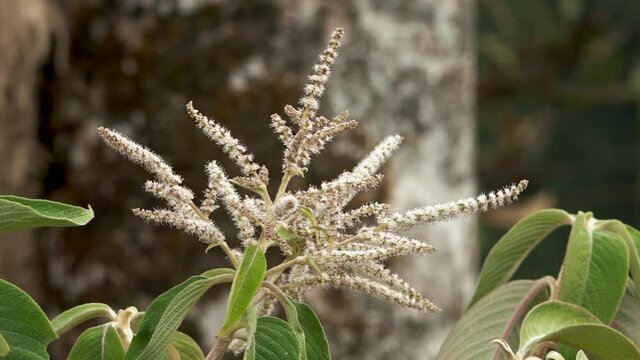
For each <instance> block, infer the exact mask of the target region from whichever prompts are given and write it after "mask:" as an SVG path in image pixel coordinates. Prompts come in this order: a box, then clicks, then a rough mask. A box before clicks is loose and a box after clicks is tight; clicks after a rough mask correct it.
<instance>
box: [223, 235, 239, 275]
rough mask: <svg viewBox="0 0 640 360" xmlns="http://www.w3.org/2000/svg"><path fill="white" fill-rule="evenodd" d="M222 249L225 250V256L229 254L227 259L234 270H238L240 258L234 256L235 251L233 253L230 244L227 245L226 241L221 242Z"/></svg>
mask: <svg viewBox="0 0 640 360" xmlns="http://www.w3.org/2000/svg"><path fill="white" fill-rule="evenodd" d="M220 247H221V248H222V250H224V252H225V254H227V257H228V258H229V262H231V265H233V268H234V269H237V268H238V258H236V256H235V255H234V254H233V251H231V248H230V247H229V244H227V243H226V242H225V241H222V242H220Z"/></svg>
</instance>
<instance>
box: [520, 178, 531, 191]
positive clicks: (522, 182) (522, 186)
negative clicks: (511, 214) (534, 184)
mask: <svg viewBox="0 0 640 360" xmlns="http://www.w3.org/2000/svg"><path fill="white" fill-rule="evenodd" d="M527 186H529V180H527V179H524V180H520V182H519V183H518V186H517V188H518V191H520V192H522V191H525V190H526V189H527Z"/></svg>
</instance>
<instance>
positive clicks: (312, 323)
mask: <svg viewBox="0 0 640 360" xmlns="http://www.w3.org/2000/svg"><path fill="white" fill-rule="evenodd" d="M294 304H295V306H296V309H297V310H298V320H299V321H300V325H301V326H302V329H303V330H304V339H305V343H306V346H305V348H306V351H307V359H308V360H330V359H331V355H330V352H329V343H328V342H327V336H326V335H325V333H324V329H323V328H322V324H320V320H319V319H318V317H317V316H316V314H315V313H314V312H313V310H312V309H311V307H309V305H307V304H304V303H300V302H294Z"/></svg>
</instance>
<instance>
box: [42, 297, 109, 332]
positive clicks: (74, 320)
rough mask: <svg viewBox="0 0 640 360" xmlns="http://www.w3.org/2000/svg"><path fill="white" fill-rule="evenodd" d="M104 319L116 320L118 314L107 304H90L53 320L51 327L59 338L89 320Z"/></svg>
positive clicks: (80, 306) (66, 312) (77, 307)
mask: <svg viewBox="0 0 640 360" xmlns="http://www.w3.org/2000/svg"><path fill="white" fill-rule="evenodd" d="M98 317H104V318H107V319H109V320H115V319H116V317H117V314H116V313H115V312H114V311H113V310H112V309H111V308H110V307H109V306H108V305H105V304H98V303H89V304H82V305H79V306H76V307H74V308H71V309H69V310H67V311H65V312H63V313H62V314H60V315H58V316H56V317H55V318H54V319H53V320H51V327H53V330H54V331H55V332H56V334H58V336H60V335H62V334H64V333H65V332H67V331H69V330H70V329H73V328H74V327H75V326H77V325H78V324H81V323H83V322H85V321H87V320H91V319H95V318H98Z"/></svg>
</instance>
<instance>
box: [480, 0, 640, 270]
mask: <svg viewBox="0 0 640 360" xmlns="http://www.w3.org/2000/svg"><path fill="white" fill-rule="evenodd" d="M477 4H478V21H477V39H478V44H477V46H478V86H479V90H478V92H477V95H478V105H479V106H478V111H479V112H478V118H479V121H478V135H479V136H478V145H479V151H478V152H479V155H478V156H479V161H478V170H479V172H480V179H481V183H482V184H483V186H487V187H491V186H492V185H496V184H499V183H501V182H502V181H504V177H503V174H505V173H507V174H511V175H513V176H515V177H520V178H526V179H530V180H531V183H532V184H533V188H531V189H529V194H528V195H533V198H535V199H536V200H540V201H539V202H536V201H533V200H532V202H531V205H532V206H533V204H534V203H536V204H538V205H537V209H541V208H545V207H559V208H562V209H566V210H568V211H572V212H575V211H577V210H578V209H584V208H586V209H590V210H591V211H593V212H594V213H595V214H600V216H602V217H606V218H615V219H620V220H621V221H623V222H626V223H629V224H632V225H634V226H636V227H638V226H640V221H639V220H638V219H640V196H638V189H640V186H639V185H640V166H638V165H640V147H639V144H640V141H638V139H639V135H640V127H639V124H640V51H638V49H640V22H639V21H638V14H640V1H636V0H606V1H603V0H536V1H511V0H478V2H477ZM594 164H597V165H594ZM529 199H531V197H529ZM526 201H527V199H525V202H526ZM486 220H487V221H485V222H484V224H483V226H484V228H483V231H482V238H481V242H482V252H483V257H484V256H486V254H487V253H488V251H489V250H490V249H491V247H492V246H493V244H494V243H495V240H496V239H497V238H498V237H499V236H500V234H501V233H503V232H504V230H505V228H504V225H502V224H496V223H495V222H492V221H490V219H486ZM561 240H562V234H556V235H554V236H552V237H551V238H549V241H545V242H544V243H543V244H542V245H541V247H540V248H539V249H537V250H536V251H535V252H534V256H532V257H530V258H529V259H527V261H526V262H525V264H524V266H523V267H522V268H520V269H519V271H518V273H517V274H516V276H517V277H519V278H531V277H539V276H542V275H549V274H554V273H556V272H557V271H558V268H559V266H560V263H561V262H562V254H563V253H564V245H565V242H563V241H561ZM541 255H544V258H543V257H542V256H541Z"/></svg>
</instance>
